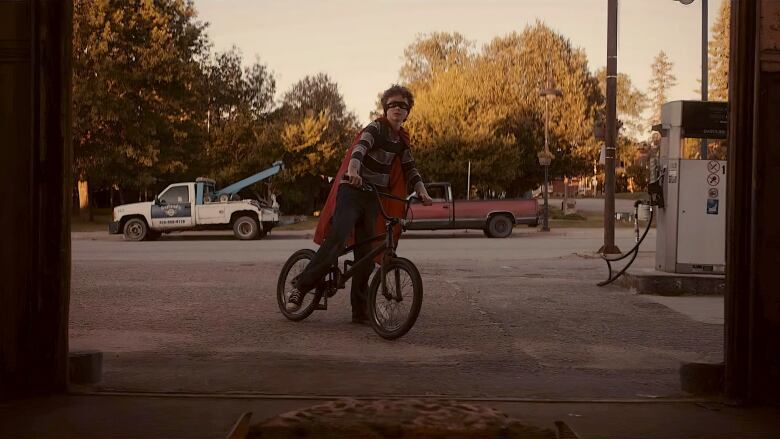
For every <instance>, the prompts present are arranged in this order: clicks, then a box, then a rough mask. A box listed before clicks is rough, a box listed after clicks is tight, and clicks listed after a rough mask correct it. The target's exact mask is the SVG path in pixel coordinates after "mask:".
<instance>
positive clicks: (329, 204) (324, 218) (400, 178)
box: [314, 118, 410, 262]
mask: <svg viewBox="0 0 780 439" xmlns="http://www.w3.org/2000/svg"><path fill="white" fill-rule="evenodd" d="M377 120H378V121H380V123H382V124H384V125H385V126H386V127H389V123H388V122H387V120H386V119H385V118H379V119H377ZM362 133H363V131H361V132H359V133H358V134H357V136H355V139H354V140H353V141H352V143H351V144H350V147H349V149H348V150H347V154H346V155H345V156H344V159H343V160H342V161H341V167H339V170H338V172H337V173H336V178H335V179H334V180H333V186H331V188H330V192H329V193H328V199H327V200H326V201H325V206H324V207H323V208H322V212H320V219H319V222H318V223H317V230H316V231H315V232H314V242H315V243H317V244H319V245H322V243H323V242H324V241H325V237H326V236H327V235H328V232H329V231H330V226H331V223H330V219H331V217H333V211H334V209H335V208H336V194H337V193H338V189H339V186H340V182H341V177H342V176H343V175H344V174H345V173H346V172H347V167H348V166H349V160H350V159H351V158H352V149H353V148H354V147H355V144H356V143H357V142H358V140H360V135H361V134H362ZM398 134H399V135H400V137H401V141H402V142H404V144H406V146H407V147H409V146H410V145H409V133H407V132H406V130H404V129H403V128H401V130H400V131H399V133H398ZM390 193H391V194H393V195H395V196H397V197H406V180H405V179H404V173H403V170H402V169H401V160H400V158H399V157H396V158H395V160H393V165H392V169H391V171H390ZM380 200H381V203H382V207H384V209H385V212H386V213H387V214H388V215H390V216H394V217H399V218H405V217H406V210H405V206H404V203H402V202H400V201H396V200H392V199H389V198H386V197H380ZM375 229H376V233H375V234H376V235H380V234H383V233H385V219H384V218H383V217H382V214H381V212H380V213H379V214H377V218H376V226H375ZM400 236H401V226H400V225H396V226H395V227H394V228H393V238H394V242H395V245H396V246H397V245H398V238H399V237H400ZM354 242H355V241H354V232H353V233H352V234H351V235H350V237H349V239H348V240H347V246H350V245H352V244H353V243H354ZM380 243H381V241H377V242H375V243H374V244H373V245H374V246H376V245H379V244H380ZM380 260H381V255H379V256H377V259H376V261H377V262H380Z"/></svg>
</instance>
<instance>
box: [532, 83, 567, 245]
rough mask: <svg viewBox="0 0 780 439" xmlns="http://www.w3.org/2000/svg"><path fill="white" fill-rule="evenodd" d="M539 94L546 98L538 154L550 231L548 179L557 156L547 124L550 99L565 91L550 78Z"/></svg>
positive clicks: (546, 223)
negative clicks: (542, 143) (542, 146)
mask: <svg viewBox="0 0 780 439" xmlns="http://www.w3.org/2000/svg"><path fill="white" fill-rule="evenodd" d="M539 96H543V97H544V98H545V100H544V151H542V152H540V153H539V154H537V157H538V158H539V164H540V165H541V166H542V167H543V168H544V218H543V222H542V231H543V232H549V231H550V221H549V218H550V207H549V200H548V198H549V189H548V184H549V183H548V179H549V169H550V163H552V159H554V158H555V156H554V155H553V153H551V152H550V143H549V138H548V135H547V125H548V121H549V119H550V111H549V108H550V106H549V103H550V100H552V99H555V98H556V97H560V96H563V93H561V91H560V90H558V89H557V88H553V87H551V86H550V81H549V80H548V81H547V87H546V88H543V89H541V90H540V91H539Z"/></svg>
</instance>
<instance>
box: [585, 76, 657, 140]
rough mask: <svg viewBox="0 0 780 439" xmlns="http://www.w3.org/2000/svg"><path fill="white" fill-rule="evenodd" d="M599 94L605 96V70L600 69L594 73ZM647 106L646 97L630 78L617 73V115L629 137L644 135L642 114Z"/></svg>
mask: <svg viewBox="0 0 780 439" xmlns="http://www.w3.org/2000/svg"><path fill="white" fill-rule="evenodd" d="M596 78H598V81H599V89H600V90H601V93H602V94H603V95H605V96H606V94H607V70H606V68H604V67H602V68H600V69H599V70H597V71H596ZM647 105H648V99H647V95H645V94H644V93H643V92H642V91H640V90H639V89H637V88H636V87H634V84H633V83H632V81H631V77H630V76H628V75H627V74H625V73H618V78H617V113H618V117H619V118H620V119H621V122H622V123H623V127H624V128H626V131H627V133H626V134H628V136H629V137H632V138H634V139H638V138H640V137H642V135H643V134H645V132H646V129H645V125H644V123H643V121H642V113H643V112H644V111H645V109H646V108H647Z"/></svg>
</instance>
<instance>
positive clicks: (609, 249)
mask: <svg viewBox="0 0 780 439" xmlns="http://www.w3.org/2000/svg"><path fill="white" fill-rule="evenodd" d="M617 21H618V0H607V120H606V133H605V143H606V144H605V148H604V149H605V151H604V162H605V169H604V245H603V246H602V247H601V249H599V253H602V254H605V255H609V254H619V253H620V249H619V248H617V246H616V245H615V145H616V143H617V142H616V140H617V139H616V138H617Z"/></svg>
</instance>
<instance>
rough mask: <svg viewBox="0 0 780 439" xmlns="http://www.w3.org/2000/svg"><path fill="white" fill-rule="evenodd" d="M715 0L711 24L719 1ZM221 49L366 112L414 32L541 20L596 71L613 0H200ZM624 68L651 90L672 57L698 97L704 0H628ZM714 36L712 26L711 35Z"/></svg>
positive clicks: (621, 54)
mask: <svg viewBox="0 0 780 439" xmlns="http://www.w3.org/2000/svg"><path fill="white" fill-rule="evenodd" d="M722 1H724V0H709V7H708V10H709V14H708V15H709V17H708V18H709V23H708V29H710V30H711V29H712V24H713V23H714V21H715V20H716V18H717V13H718V10H719V8H720V4H721V2H722ZM194 2H195V7H196V9H197V10H198V12H199V19H200V20H202V21H205V22H208V23H209V27H208V30H207V32H208V35H209V37H210V39H211V41H212V43H213V44H214V48H215V49H216V50H217V51H222V50H227V49H229V48H230V47H231V46H236V47H237V48H238V49H239V50H240V51H241V53H242V54H243V57H244V63H245V64H249V63H252V62H254V61H255V60H259V62H260V63H262V64H265V65H266V66H268V68H269V69H270V70H271V71H272V72H273V74H274V77H275V78H276V80H277V99H280V98H281V96H282V94H283V93H284V92H285V91H287V90H289V89H290V87H291V86H292V85H293V84H294V83H296V82H297V81H299V80H300V79H302V78H303V77H304V76H306V75H315V74H317V73H320V72H324V73H327V74H328V75H329V76H330V77H331V79H332V80H334V81H335V82H336V83H337V84H338V86H339V90H340V91H341V93H342V95H343V96H344V101H345V103H346V106H347V108H348V109H350V110H351V111H353V112H355V114H356V115H357V116H358V119H359V120H360V121H361V122H362V123H367V122H368V121H369V113H370V111H371V110H373V109H374V106H375V102H376V98H377V94H378V93H380V92H382V91H383V90H384V89H386V88H387V87H389V86H390V85H391V84H393V83H396V82H398V71H399V69H400V68H401V66H402V64H403V51H404V48H406V47H407V46H408V45H409V44H411V43H412V42H413V41H414V40H415V38H416V37H417V35H419V34H427V33H431V32H436V31H445V32H460V33H461V34H463V35H464V36H465V37H466V38H467V39H469V40H472V41H474V42H475V45H476V47H477V48H481V47H482V46H483V45H484V44H486V43H488V42H490V41H491V40H492V39H493V38H495V37H497V36H503V35H507V34H509V33H511V32H513V31H518V32H519V31H522V30H523V29H524V28H525V27H526V26H528V25H533V24H534V23H535V22H536V20H541V21H542V22H544V23H545V24H546V25H547V26H549V27H551V28H552V29H553V30H555V31H556V32H558V33H560V34H562V35H563V36H565V37H566V38H568V39H569V40H570V41H571V43H572V45H573V46H575V47H581V48H583V49H584V50H585V53H586V54H587V56H588V61H589V66H590V68H591V71H593V72H595V71H596V70H597V69H598V68H600V67H603V66H604V65H605V64H606V56H607V0H469V1H465V0H393V1H389V0H194ZM619 3H620V9H619V18H618V21H619V24H618V72H619V73H627V74H628V75H629V76H630V77H631V79H632V81H633V83H634V85H635V86H636V87H637V88H639V89H640V90H642V91H646V90H647V88H648V83H649V80H650V66H651V64H652V62H653V58H654V57H655V56H656V55H657V54H658V52H659V51H661V50H663V51H665V52H666V54H667V55H668V56H669V59H670V60H671V61H672V62H673V63H674V68H673V73H674V75H676V76H677V86H676V87H674V88H673V89H672V90H671V92H670V95H669V98H670V100H678V99H698V98H699V94H698V92H697V91H696V90H698V89H699V85H698V82H697V81H698V80H699V79H700V77H701V7H702V6H701V4H702V0H694V2H693V4H690V5H683V4H681V3H679V2H677V1H674V0H622V1H620V2H619ZM710 36H711V35H710Z"/></svg>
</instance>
